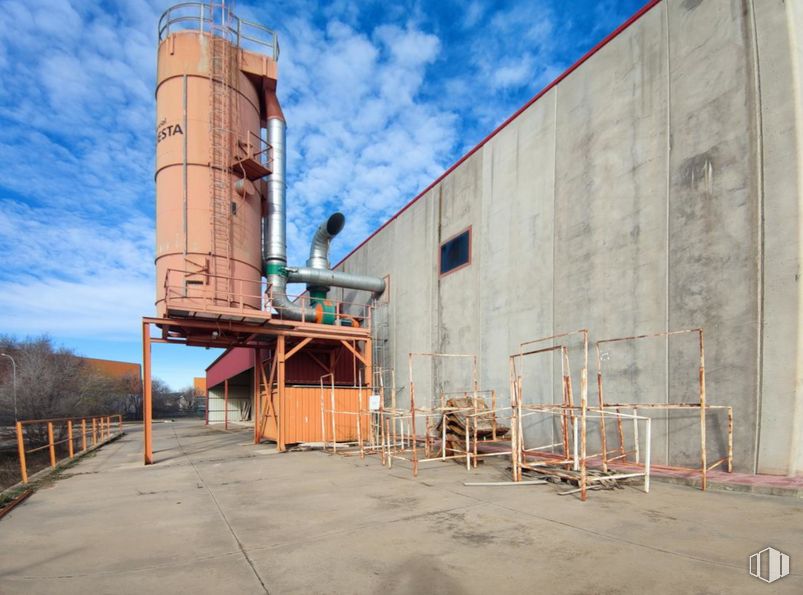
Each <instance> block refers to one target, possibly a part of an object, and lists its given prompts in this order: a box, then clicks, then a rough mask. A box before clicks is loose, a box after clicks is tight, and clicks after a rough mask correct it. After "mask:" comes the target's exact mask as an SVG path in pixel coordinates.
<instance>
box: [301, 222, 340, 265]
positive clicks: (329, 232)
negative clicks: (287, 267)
mask: <svg viewBox="0 0 803 595" xmlns="http://www.w3.org/2000/svg"><path fill="white" fill-rule="evenodd" d="M345 225H346V216H345V215H344V214H343V213H340V212H337V213H334V214H333V215H331V216H330V217H329V218H328V219H327V220H326V221H325V222H324V223H321V224H320V225H319V226H318V229H317V230H316V231H315V235H314V236H312V243H311V244H310V249H309V258H308V259H307V266H308V267H310V268H313V269H329V243H330V242H331V241H332V238H333V237H335V236H336V235H337V234H339V233H340V232H341V231H342V230H343V226H345Z"/></svg>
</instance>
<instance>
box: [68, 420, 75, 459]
mask: <svg viewBox="0 0 803 595" xmlns="http://www.w3.org/2000/svg"><path fill="white" fill-rule="evenodd" d="M72 442H73V439H72V420H71V419H68V420H67V444H69V445H70V447H69V450H70V458H71V459H72V458H73V457H75V447H74V446H73V443H72Z"/></svg>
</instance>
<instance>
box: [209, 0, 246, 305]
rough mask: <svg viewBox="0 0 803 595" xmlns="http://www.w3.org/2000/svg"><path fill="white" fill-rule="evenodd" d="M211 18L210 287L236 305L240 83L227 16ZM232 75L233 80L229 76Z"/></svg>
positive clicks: (217, 297)
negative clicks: (235, 192)
mask: <svg viewBox="0 0 803 595" xmlns="http://www.w3.org/2000/svg"><path fill="white" fill-rule="evenodd" d="M220 10H221V14H220V15H219V18H218V15H214V16H213V19H212V21H213V23H212V25H211V26H210V39H209V47H210V57H209V86H210V89H209V171H210V177H211V180H210V185H209V193H210V197H209V199H210V219H211V221H210V228H211V233H212V241H211V248H212V256H213V258H212V265H211V266H212V271H211V273H212V275H213V276H212V286H213V288H214V296H215V298H216V299H220V297H221V296H225V299H226V302H227V303H231V302H233V301H236V299H237V298H236V297H235V296H234V295H233V294H232V289H233V287H234V282H233V279H232V276H233V271H232V256H233V255H232V251H233V250H232V249H233V246H232V242H233V223H234V221H233V212H232V210H233V208H234V202H233V200H232V198H233V196H232V180H231V174H230V167H231V164H232V161H233V156H234V142H235V138H234V137H235V134H234V130H235V129H236V128H235V127H236V126H237V121H238V119H239V118H238V113H237V112H238V110H237V103H238V102H237V101H234V102H232V95H233V94H234V93H235V92H236V81H237V80H238V79H239V77H238V76H237V73H236V68H232V61H233V60H234V59H236V51H233V48H232V45H231V43H229V41H228V35H229V34H230V29H229V26H228V16H229V15H228V13H227V11H226V9H225V8H220ZM232 72H234V76H232Z"/></svg>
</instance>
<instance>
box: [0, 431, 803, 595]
mask: <svg viewBox="0 0 803 595" xmlns="http://www.w3.org/2000/svg"><path fill="white" fill-rule="evenodd" d="M154 429H155V432H154V435H155V444H154V447H155V450H156V453H155V455H156V458H157V461H158V463H157V464H156V465H153V466H151V467H145V466H143V465H142V455H141V433H140V432H139V429H138V428H131V429H130V430H129V434H128V435H127V436H125V437H124V438H123V439H121V440H120V441H118V442H115V443H113V444H111V445H109V446H107V447H105V448H104V449H102V450H100V451H99V452H98V453H97V454H95V455H94V456H91V457H88V458H86V459H85V460H83V461H81V462H80V463H78V464H77V465H76V466H74V467H72V468H71V469H69V470H68V471H67V472H66V473H65V474H64V476H63V477H62V478H61V479H59V480H58V481H56V482H55V483H54V484H52V485H51V486H50V487H48V488H45V489H42V490H40V491H39V492H37V493H36V494H34V496H32V497H31V498H30V499H29V500H28V501H27V502H25V503H24V504H22V505H21V506H19V507H17V509H15V510H14V511H12V512H11V513H10V514H9V515H7V516H6V518H5V519H3V520H2V521H1V522H0V552H2V554H1V555H0V592H2V593H4V594H12V593H26V594H30V593H53V592H59V593H87V592H91V593H143V592H146V593H175V592H193V593H221V592H237V593H265V592H270V593H374V592H383V593H412V592H416V593H421V592H439V593H490V592H493V593H512V592H526V591H535V590H539V587H540V588H544V589H548V590H549V591H551V592H560V593H599V592H633V593H643V592H645V591H649V592H659V593H669V592H673V593H676V592H706V593H755V592H759V591H766V592H768V593H769V592H773V593H775V592H779V593H784V592H789V593H793V592H797V593H799V592H801V590H803V572H801V571H800V570H798V568H799V567H800V566H799V564H800V563H801V562H800V561H803V540H801V539H800V530H801V527H803V503H801V502H800V501H799V500H794V499H787V498H778V497H771V496H755V495H746V494H728V493H714V492H709V493H702V492H699V491H697V490H694V489H691V488H688V487H683V486H674V485H667V484H660V483H656V484H654V486H653V490H652V492H651V493H650V494H649V495H646V494H643V493H641V492H639V491H638V490H637V489H636V488H626V489H624V490H617V491H615V492H592V493H591V494H590V497H589V500H588V501H587V502H585V503H581V502H579V501H578V500H576V499H574V498H573V497H570V496H558V495H557V494H556V491H557V489H556V488H555V487H553V486H549V485H547V486H528V487H498V488H493V487H466V486H463V482H464V481H467V480H471V481H486V480H503V479H505V477H504V465H503V464H502V462H501V461H500V462H499V463H494V464H493V465H498V466H492V465H485V466H483V467H481V468H479V469H477V470H476V471H473V472H472V473H470V474H468V473H466V471H465V469H463V468H461V467H459V466H457V465H454V464H451V463H446V464H441V463H430V464H428V466H425V467H424V468H423V470H422V472H421V473H420V475H419V478H418V480H413V478H412V477H411V474H410V472H409V469H407V468H405V467H403V466H402V465H395V466H394V468H393V470H391V471H388V470H387V469H384V468H383V467H382V466H381V465H380V464H379V461H378V460H377V459H375V458H367V459H366V460H364V461H362V460H360V459H359V458H357V457H345V458H344V457H340V456H336V457H333V456H330V455H326V454H322V453H318V452H299V453H287V454H278V453H276V452H275V450H273V449H272V448H271V447H270V446H268V445H262V446H258V447H255V446H253V445H251V444H250V434H249V433H247V432H238V433H222V432H219V431H216V430H211V429H208V428H206V427H204V426H203V423H202V422H198V421H194V420H186V421H179V422H176V423H156V424H155V426H154ZM767 545H772V546H775V547H776V548H778V549H780V550H782V551H784V552H785V553H787V554H789V555H790V556H791V559H792V562H791V568H792V574H791V575H790V576H787V577H786V578H783V579H781V580H780V581H778V582H776V583H774V584H773V585H772V586H767V585H764V584H762V583H761V582H760V581H758V580H757V579H754V578H751V577H750V576H748V574H747V557H748V555H749V554H750V553H753V552H756V551H758V550H760V549H762V548H764V547H765V546H767Z"/></svg>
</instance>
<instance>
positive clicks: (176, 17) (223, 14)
mask: <svg viewBox="0 0 803 595" xmlns="http://www.w3.org/2000/svg"><path fill="white" fill-rule="evenodd" d="M188 12H189V13H190V14H187V13H188ZM217 15H220V18H219V19H218V18H216V16H217ZM181 24H183V26H181V27H178V30H179V31H199V32H201V33H208V34H210V35H214V36H216V37H223V38H225V39H227V40H229V41H230V42H231V43H233V44H234V45H235V46H237V47H244V45H246V44H253V45H255V46H258V48H259V51H262V52H264V50H268V51H267V52H266V53H268V54H269V55H270V56H271V57H272V58H273V59H274V60H278V59H279V37H278V35H277V34H276V32H275V31H273V30H272V29H268V28H267V27H264V26H262V25H260V24H259V23H255V22H253V21H247V20H245V19H241V18H240V17H238V16H237V15H235V14H234V13H233V12H232V11H231V9H229V8H228V7H227V6H225V5H224V4H221V3H216V2H181V3H179V4H175V5H173V6H171V7H170V8H168V9H167V10H165V11H164V12H163V13H162V16H161V17H160V18H159V25H158V29H157V31H158V37H159V41H160V42H162V41H164V40H165V39H166V38H167V37H168V36H169V35H170V34H171V33H172V31H171V28H173V29H174V30H175V29H176V26H177V25H181Z"/></svg>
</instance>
